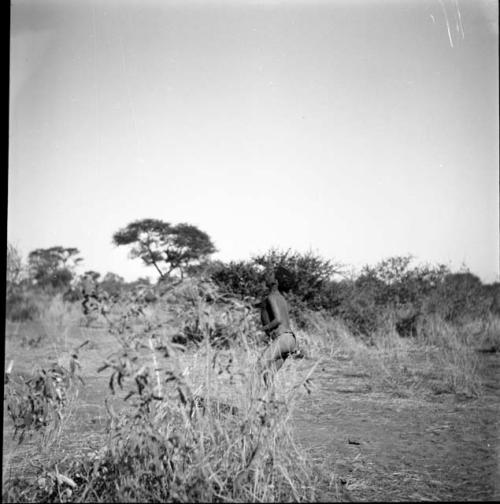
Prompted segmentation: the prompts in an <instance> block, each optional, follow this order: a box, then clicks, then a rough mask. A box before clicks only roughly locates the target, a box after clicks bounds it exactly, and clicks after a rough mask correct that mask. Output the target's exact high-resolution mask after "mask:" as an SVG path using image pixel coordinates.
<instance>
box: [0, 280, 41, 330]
mask: <svg viewBox="0 0 500 504" xmlns="http://www.w3.org/2000/svg"><path fill="white" fill-rule="evenodd" d="M39 315H40V309H39V306H38V304H37V303H36V296H35V295H34V294H33V293H32V292H29V291H25V290H23V289H21V288H17V289H14V290H12V291H11V292H10V293H9V295H8V297H7V299H6V302H5V317H6V318H7V319H8V320H10V321H12V322H26V321H28V320H35V319H36V318H37V317H38V316H39Z"/></svg>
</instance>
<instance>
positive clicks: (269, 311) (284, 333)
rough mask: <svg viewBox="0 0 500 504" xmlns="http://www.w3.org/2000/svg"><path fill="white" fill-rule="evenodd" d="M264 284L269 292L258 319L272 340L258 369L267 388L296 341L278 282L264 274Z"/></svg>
mask: <svg viewBox="0 0 500 504" xmlns="http://www.w3.org/2000/svg"><path fill="white" fill-rule="evenodd" d="M265 282H266V287H267V288H268V289H269V292H268V294H267V296H266V297H265V298H264V300H263V301H262V302H261V304H260V317H261V321H262V325H263V330H264V332H265V333H266V334H267V335H268V336H269V337H270V338H271V339H272V342H271V344H270V345H269V346H268V347H267V348H266V350H265V351H264V353H263V354H262V356H261V359H260V363H259V367H260V372H261V373H262V377H263V379H264V384H265V386H266V387H269V385H270V384H271V380H272V376H273V375H274V373H276V372H277V371H278V370H279V369H280V368H281V366H283V364H284V362H285V360H286V358H287V357H288V356H289V355H290V354H291V353H292V352H293V351H295V349H296V347H297V339H296V338H295V334H294V333H293V331H292V329H291V327H290V317H289V314H288V304H287V302H286V300H285V298H284V297H283V296H282V294H281V292H280V291H279V290H278V281H277V280H276V277H275V275H274V273H273V272H268V273H267V274H266V276H265Z"/></svg>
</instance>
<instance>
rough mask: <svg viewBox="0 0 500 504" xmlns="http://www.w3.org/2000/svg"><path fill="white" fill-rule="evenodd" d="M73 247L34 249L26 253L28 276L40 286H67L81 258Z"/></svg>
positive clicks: (56, 287)
mask: <svg viewBox="0 0 500 504" xmlns="http://www.w3.org/2000/svg"><path fill="white" fill-rule="evenodd" d="M78 254H80V251H79V250H78V249H77V248H74V247H69V248H68V247H61V246H56V247H50V248H47V249H36V250H33V251H32V252H30V253H29V255H28V269H29V273H30V277H31V278H32V279H33V280H34V281H35V283H36V284H37V285H38V286H40V287H44V288H45V287H52V288H54V289H61V288H67V287H68V286H69V285H70V283H71V281H72V280H73V278H74V276H75V272H74V269H75V267H76V265H77V264H78V263H80V262H81V261H82V260H83V259H82V258H81V257H78Z"/></svg>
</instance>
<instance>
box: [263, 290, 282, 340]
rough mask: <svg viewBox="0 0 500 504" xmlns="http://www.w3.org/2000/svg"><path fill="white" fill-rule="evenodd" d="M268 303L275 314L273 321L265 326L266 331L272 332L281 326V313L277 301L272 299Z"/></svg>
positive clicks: (268, 299)
mask: <svg viewBox="0 0 500 504" xmlns="http://www.w3.org/2000/svg"><path fill="white" fill-rule="evenodd" d="M266 302H267V303H268V304H269V307H270V308H271V311H272V313H273V320H271V322H269V324H266V325H265V326H264V328H263V329H264V331H265V332H266V333H267V332H270V331H273V330H274V329H276V328H277V327H278V326H279V325H280V324H281V319H280V312H279V309H278V305H277V304H276V300H275V299H273V298H272V297H269V298H267V300H266Z"/></svg>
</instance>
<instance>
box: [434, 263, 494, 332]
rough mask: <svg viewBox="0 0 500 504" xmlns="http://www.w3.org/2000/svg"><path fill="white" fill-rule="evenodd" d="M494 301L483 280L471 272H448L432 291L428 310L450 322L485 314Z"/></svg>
mask: <svg viewBox="0 0 500 504" xmlns="http://www.w3.org/2000/svg"><path fill="white" fill-rule="evenodd" d="M491 304H492V302H491V298H489V297H488V295H487V293H486V291H485V289H484V288H483V286H482V284H481V280H480V279H479V278H478V277H477V276H475V275H473V274H472V273H469V272H462V273H453V274H448V275H446V277H445V278H444V280H443V282H442V283H441V284H440V285H439V286H437V288H436V289H435V290H434V291H433V292H432V293H431V295H430V296H429V299H428V304H427V311H429V312H431V313H437V314H439V315H440V316H441V317H443V319H444V320H446V321H448V322H459V321H463V320H465V319H468V318H469V319H470V318H478V317H481V316H485V315H486V312H487V311H488V310H489V309H490V306H491Z"/></svg>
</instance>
